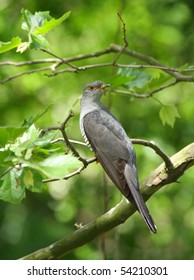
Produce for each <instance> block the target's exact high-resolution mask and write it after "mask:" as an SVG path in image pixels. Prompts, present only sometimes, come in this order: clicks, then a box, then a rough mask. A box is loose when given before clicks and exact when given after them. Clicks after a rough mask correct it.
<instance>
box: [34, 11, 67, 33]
mask: <svg viewBox="0 0 194 280" xmlns="http://www.w3.org/2000/svg"><path fill="white" fill-rule="evenodd" d="M70 13H71V11H69V12H67V13H65V14H64V15H63V16H62V17H60V18H58V19H55V18H52V19H51V20H49V21H48V20H47V19H46V20H45V21H44V22H43V25H42V26H41V27H38V28H36V30H35V31H34V34H36V35H38V34H42V35H45V34H46V33H48V32H49V31H51V30H52V29H53V28H55V27H57V26H58V25H59V24H61V23H62V22H63V21H64V20H66V19H67V18H68V17H69V15H70Z"/></svg>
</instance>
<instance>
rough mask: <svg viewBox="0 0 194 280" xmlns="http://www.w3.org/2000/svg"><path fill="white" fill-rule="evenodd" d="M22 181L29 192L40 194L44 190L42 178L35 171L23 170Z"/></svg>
mask: <svg viewBox="0 0 194 280" xmlns="http://www.w3.org/2000/svg"><path fill="white" fill-rule="evenodd" d="M22 180H23V183H24V185H25V187H26V188H27V189H28V190H30V191H31V192H41V191H42V190H43V188H44V184H43V183H42V180H43V177H42V176H41V175H40V173H39V172H38V171H37V170H35V169H31V168H28V167H27V168H24V172H23V176H22Z"/></svg>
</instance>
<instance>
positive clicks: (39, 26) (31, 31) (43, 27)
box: [17, 9, 70, 52]
mask: <svg viewBox="0 0 194 280" xmlns="http://www.w3.org/2000/svg"><path fill="white" fill-rule="evenodd" d="M69 15H70V12H67V13H65V14H64V15H63V16H62V17H60V18H59V19H54V18H52V17H51V16H50V15H49V12H48V11H44V12H36V13H35V14H34V15H33V14H31V13H30V12H29V11H28V10H24V9H22V29H23V30H26V31H27V32H28V38H29V40H28V42H24V43H21V44H20V45H19V47H18V49H17V51H18V52H24V51H25V50H26V49H27V48H29V47H31V48H35V49H40V48H41V49H49V48H50V45H49V43H48V41H47V40H46V39H45V37H44V35H45V34H46V33H48V32H49V31H51V30H52V29H54V28H55V27H57V26H58V25H59V24H61V23H62V22H63V21H64V20H66V19H67V18H68V17H69Z"/></svg>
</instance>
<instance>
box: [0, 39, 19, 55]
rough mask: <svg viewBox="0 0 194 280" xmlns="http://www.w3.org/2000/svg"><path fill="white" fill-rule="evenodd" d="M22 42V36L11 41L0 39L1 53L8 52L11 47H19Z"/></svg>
mask: <svg viewBox="0 0 194 280" xmlns="http://www.w3.org/2000/svg"><path fill="white" fill-rule="evenodd" d="M20 44H21V39H20V37H18V36H17V37H14V38H12V40H11V41H10V42H1V41H0V53H4V52H7V51H9V50H11V49H14V48H17V47H18V46H19V45H20Z"/></svg>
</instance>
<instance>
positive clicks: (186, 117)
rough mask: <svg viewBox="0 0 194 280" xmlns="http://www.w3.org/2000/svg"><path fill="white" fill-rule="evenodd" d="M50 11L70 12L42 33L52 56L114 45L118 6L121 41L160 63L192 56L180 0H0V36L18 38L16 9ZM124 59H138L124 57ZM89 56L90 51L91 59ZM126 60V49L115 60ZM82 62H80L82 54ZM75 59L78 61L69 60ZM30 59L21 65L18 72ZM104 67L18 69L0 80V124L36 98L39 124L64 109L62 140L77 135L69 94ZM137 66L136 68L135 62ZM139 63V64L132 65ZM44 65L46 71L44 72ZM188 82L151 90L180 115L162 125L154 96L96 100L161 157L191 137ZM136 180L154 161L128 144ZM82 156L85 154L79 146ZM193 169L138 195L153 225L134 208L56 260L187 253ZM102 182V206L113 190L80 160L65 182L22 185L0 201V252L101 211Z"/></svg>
mask: <svg viewBox="0 0 194 280" xmlns="http://www.w3.org/2000/svg"><path fill="white" fill-rule="evenodd" d="M22 8H25V9H28V10H29V11H31V12H32V13H34V12H35V11H45V10H48V11H50V14H51V16H52V17H55V18H59V17H61V16H62V15H63V14H64V13H65V12H68V11H70V10H71V15H70V17H69V18H68V20H67V21H65V22H64V23H62V24H61V25H60V26H59V27H57V28H56V29H54V31H52V32H50V33H49V34H48V36H47V39H48V40H49V42H50V44H51V46H52V49H51V51H52V53H54V54H56V55H57V56H59V57H65V58H68V57H74V56H76V55H79V54H86V53H93V52H95V51H98V50H102V49H105V48H107V47H108V46H109V45H110V44H112V43H117V44H120V45H123V38H122V37H123V33H122V25H121V22H120V20H119V18H118V16H117V12H118V11H119V12H120V13H121V15H122V18H123V19H124V21H125V23H126V35H127V41H128V43H129V48H130V49H132V50H135V51H138V52H141V53H143V54H145V55H147V56H152V57H155V58H156V59H157V60H159V61H160V62H161V63H164V64H166V65H168V66H169V67H180V66H183V65H185V64H186V63H189V65H191V66H192V64H193V55H194V47H193V43H194V34H193V30H194V29H193V28H194V26H193V25H194V22H193V14H194V4H193V2H192V1H189V0H186V1H181V0H162V1H152V0H148V1H144V0H136V1H116V0H107V1H95V0H86V1H83V0H81V1H69V0H66V1H62V0H56V1H50V0H47V1H44V0H43V1H38V0H34V1H21V0H19V1H13V0H2V1H1V3H0V9H1V10H0V39H1V41H4V42H6V41H10V40H11V38H12V37H14V36H17V35H19V36H20V37H22V36H24V37H25V33H24V32H23V31H21V27H20V26H21V21H20V18H21V9H22ZM116 55H117V54H110V55H109V56H108V57H107V56H103V57H101V58H100V62H101V63H102V62H107V61H110V60H111V59H112V60H114V58H115V57H116ZM49 57H50V58H53V57H52V56H49V55H48V54H47V53H43V52H41V51H36V50H28V51H26V52H24V53H22V54H20V53H16V52H15V50H11V51H9V52H6V53H3V54H1V61H8V60H11V61H17V62H19V61H27V60H29V61H30V60H34V59H44V58H49ZM127 59H128V61H127V63H128V64H139V61H138V60H136V59H135V58H129V57H127ZM98 62H99V58H93V63H98ZM119 62H120V63H126V56H121V57H120V58H119ZM86 64H87V60H86ZM77 65H79V63H78V64H77ZM33 67H34V66H30V65H29V66H25V68H24V69H25V70H26V71H27V70H29V69H33ZM116 71H117V70H116V69H114V67H102V68H94V69H91V70H87V71H82V72H80V73H79V74H77V73H64V74H61V75H56V76H52V77H48V76H45V75H44V73H34V74H31V75H24V76H22V77H19V78H17V79H13V80H11V81H9V82H7V83H3V84H1V85H0V111H1V118H0V125H1V126H10V127H13V126H18V127H19V126H21V125H22V123H23V122H24V119H28V118H29V117H30V116H31V115H36V114H37V113H38V112H40V111H41V110H43V109H44V108H45V107H46V106H49V105H50V104H53V106H52V107H51V109H50V110H49V111H48V112H47V113H46V114H45V115H44V116H43V117H42V118H40V119H39V120H38V122H37V125H38V127H39V128H46V127H49V126H53V125H58V124H59V123H61V122H63V120H64V119H65V118H66V117H67V115H68V112H69V110H70V109H72V110H73V112H74V114H75V116H74V117H73V118H72V119H71V120H70V121H69V123H68V128H67V133H68V136H69V138H70V139H76V140H79V141H83V139H82V137H81V134H80V131H79V123H78V119H79V97H80V95H81V93H82V89H83V87H84V86H85V84H86V83H88V82H90V81H94V80H97V79H99V80H103V81H104V82H106V83H111V82H113V81H114V75H115V74H116ZM140 71H141V70H140ZM142 71H143V70H142ZM18 72H19V69H18V68H16V67H8V66H4V67H0V77H1V80H3V79H5V78H6V77H7V76H10V75H14V74H16V73H18ZM45 73H46V72H45ZM193 90H194V85H193V84H192V83H180V84H177V85H175V86H173V87H170V88H167V89H166V90H163V91H160V92H158V93H157V95H155V97H156V98H157V100H159V101H160V102H162V103H164V104H172V105H176V107H177V108H178V112H179V115H180V118H177V119H176V122H175V124H174V126H173V127H172V126H169V125H167V124H165V125H163V124H162V122H161V119H160V117H159V111H160V109H161V104H160V102H157V100H155V99H154V98H147V99H141V98H131V97H130V96H126V95H121V94H116V93H112V94H109V93H108V94H107V95H106V97H104V102H105V103H106V104H107V105H108V106H109V107H111V111H112V112H113V113H114V114H115V115H116V116H117V117H118V119H119V120H120V122H121V123H122V124H123V126H124V127H125V129H126V131H127V133H128V135H129V136H130V137H133V138H142V139H146V140H152V141H155V142H156V143H157V144H158V145H159V146H160V147H161V148H162V149H163V150H164V151H165V152H166V153H167V154H168V155H173V154H174V153H176V152H177V151H179V150H180V149H182V148H183V147H184V146H186V145H188V144H190V143H191V142H193V134H194V130H193V117H194V110H193V107H194V105H193V102H194V95H193ZM135 149H136V152H137V164H138V170H139V178H140V181H141V180H142V179H143V178H144V177H145V176H147V175H148V174H149V173H150V172H151V171H152V170H153V169H154V168H156V167H157V166H158V164H159V163H161V159H160V158H159V157H158V156H157V155H156V154H155V153H154V152H153V151H151V150H150V149H148V148H146V147H144V146H139V145H136V146H135ZM78 150H79V152H80V154H81V155H83V156H87V157H88V158H89V157H92V156H93V155H92V153H91V152H90V151H89V150H88V149H87V148H84V147H79V148H78ZM193 183H194V174H193V170H192V169H189V170H188V171H187V172H186V173H185V174H184V176H182V177H181V180H180V182H179V183H174V184H171V185H170V186H167V187H164V188H163V189H162V190H161V191H159V192H157V193H156V194H155V195H154V196H153V197H152V198H151V199H150V200H149V201H148V203H147V205H148V208H149V209H150V212H151V213H152V216H153V218H154V220H155V223H156V224H157V227H158V234H156V235H152V234H150V232H149V231H148V230H147V228H146V226H145V225H144V223H143V222H142V219H141V217H140V215H139V214H135V215H134V216H133V217H131V218H130V219H129V220H128V221H126V222H125V224H123V225H120V226H119V227H117V228H115V229H114V230H112V231H110V232H108V233H106V235H103V236H102V237H101V238H99V239H95V240H94V241H92V242H90V243H89V244H87V245H84V246H82V247H80V248H78V249H76V250H74V251H72V252H71V253H69V254H67V255H66V256H65V257H64V258H65V259H103V258H104V257H107V258H108V259H193V258H194V252H193V246H194V237H193V236H194V203H193V198H194V192H193ZM105 185H106V186H108V188H107V190H106V191H108V205H107V204H106V207H107V208H108V209H110V208H111V207H112V206H114V205H115V204H116V203H118V202H119V200H120V199H121V196H120V193H119V192H118V191H117V189H116V188H115V187H113V186H112V183H111V182H110V181H109V180H107V178H106V177H105V176H104V172H103V171H102V168H101V167H100V165H96V164H95V163H94V164H92V165H90V166H89V167H88V168H87V169H86V170H84V171H83V172H82V173H81V174H80V175H79V176H75V177H73V178H71V179H70V180H68V181H59V182H53V183H49V184H45V188H44V192H42V193H32V192H27V193H26V198H25V199H23V200H22V203H20V204H10V203H8V202H3V201H1V202H0V259H16V258H20V257H22V256H24V255H25V254H29V253H30V252H33V251H35V250H38V249H39V248H42V247H45V246H48V245H49V244H51V243H53V242H55V241H56V240H58V239H60V238H62V237H64V236H68V235H70V234H71V233H72V232H73V231H74V230H75V224H76V223H77V224H79V223H83V224H85V223H88V222H90V221H91V220H93V219H95V218H97V217H98V216H100V215H101V214H102V213H104V212H105V203H104V200H105V198H104V197H105V195H106V193H105V192H106V191H105Z"/></svg>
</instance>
